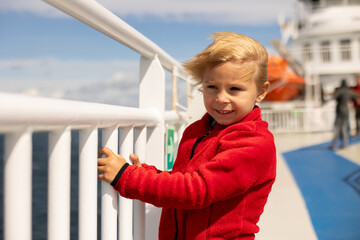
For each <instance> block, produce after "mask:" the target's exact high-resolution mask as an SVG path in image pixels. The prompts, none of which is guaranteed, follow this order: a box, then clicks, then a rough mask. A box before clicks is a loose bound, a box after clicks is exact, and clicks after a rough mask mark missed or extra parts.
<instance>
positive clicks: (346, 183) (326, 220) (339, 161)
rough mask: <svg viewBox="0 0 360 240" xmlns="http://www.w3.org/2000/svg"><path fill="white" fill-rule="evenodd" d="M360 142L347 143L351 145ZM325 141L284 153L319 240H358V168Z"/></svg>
mask: <svg viewBox="0 0 360 240" xmlns="http://www.w3.org/2000/svg"><path fill="white" fill-rule="evenodd" d="M358 142H360V139H356V140H352V141H350V144H355V143H358ZM330 145H331V143H330V142H326V143H322V144H318V145H314V146H310V147H306V148H301V149H297V150H295V151H290V152H286V153H284V154H283V156H284V158H285V160H286V163H287V164H288V166H289V168H290V170H291V172H292V174H293V176H294V178H295V180H296V182H297V184H298V186H299V189H300V191H301V193H302V195H303V197H304V199H305V203H306V206H307V208H308V211H309V214H310V217H311V221H312V224H313V226H314V229H315V232H316V234H317V237H318V239H319V240H360V166H359V165H358V164H355V163H354V162H351V161H349V160H348V159H346V158H343V157H341V156H339V155H337V154H336V152H334V151H332V150H330V149H329V147H330ZM299 228H301V226H299Z"/></svg>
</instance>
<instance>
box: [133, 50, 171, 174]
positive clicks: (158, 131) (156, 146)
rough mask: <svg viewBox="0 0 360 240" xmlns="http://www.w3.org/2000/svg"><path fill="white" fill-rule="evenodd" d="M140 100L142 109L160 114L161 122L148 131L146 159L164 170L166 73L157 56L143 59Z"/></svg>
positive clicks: (141, 64)
mask: <svg viewBox="0 0 360 240" xmlns="http://www.w3.org/2000/svg"><path fill="white" fill-rule="evenodd" d="M139 98H140V99H139V105H140V108H149V109H154V110H156V111H157V112H158V113H159V117H160V119H161V122H159V124H158V125H157V126H156V127H154V128H150V131H148V136H147V138H148V139H147V151H146V158H147V159H148V161H150V163H151V164H153V165H156V166H157V167H158V168H160V169H164V134H165V123H164V114H165V72H164V69H163V68H162V66H161V64H160V62H159V59H158V58H157V56H155V57H154V59H148V58H145V57H141V61H140V84H139Z"/></svg>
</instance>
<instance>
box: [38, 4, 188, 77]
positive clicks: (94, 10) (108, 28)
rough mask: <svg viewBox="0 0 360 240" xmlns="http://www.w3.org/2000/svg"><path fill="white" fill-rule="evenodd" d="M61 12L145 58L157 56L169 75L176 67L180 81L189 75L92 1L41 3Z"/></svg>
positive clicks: (157, 48) (177, 63) (122, 22)
mask: <svg viewBox="0 0 360 240" xmlns="http://www.w3.org/2000/svg"><path fill="white" fill-rule="evenodd" d="M44 1H45V2H48V3H49V4H51V5H53V6H54V7H56V8H58V9H60V10H61V11H63V12H65V13H67V14H69V15H70V16H73V17H74V18H76V19H78V20H80V21H81V22H83V23H85V24H86V25H88V26H90V27H92V28H94V29H96V30H98V31H99V32H101V33H103V34H105V35H106V36H108V37H110V38H112V39H114V40H116V41H118V42H120V43H121V44H124V45H125V46H127V47H129V48H131V49H133V50H134V51H136V52H138V53H140V54H141V55H142V56H145V57H147V58H150V59H152V58H154V56H155V55H157V56H158V58H159V60H160V62H161V64H162V65H163V66H164V68H166V69H167V70H169V71H172V69H173V68H174V67H177V68H178V69H179V70H178V71H179V74H180V75H181V76H182V78H184V79H186V78H188V76H189V75H188V74H187V73H186V72H185V71H183V70H182V67H181V65H180V64H179V62H177V61H176V60H174V59H173V58H172V57H171V56H170V55H168V54H167V53H166V52H165V51H164V50H163V49H161V48H160V47H159V46H158V45H156V44H155V43H154V42H152V41H150V40H149V39H148V38H146V37H145V36H144V35H143V34H141V33H140V32H138V31H137V30H135V29H134V28H133V27H131V26H130V25H129V24H127V23H126V22H124V21H123V20H121V19H120V18H119V17H117V16H116V15H115V14H113V13H112V12H110V11H109V10H108V9H106V8H105V7H103V6H102V5H101V4H99V3H98V2H96V1H94V0H61V1H59V0H44Z"/></svg>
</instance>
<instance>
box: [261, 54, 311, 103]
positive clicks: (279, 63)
mask: <svg viewBox="0 0 360 240" xmlns="http://www.w3.org/2000/svg"><path fill="white" fill-rule="evenodd" d="M288 66H289V64H288V62H287V61H286V60H285V59H284V58H282V57H280V56H271V57H269V62H268V81H269V82H270V89H269V92H268V94H267V95H266V97H265V100H267V101H288V100H291V99H294V98H295V97H297V96H298V95H299V94H300V92H301V90H302V89H303V87H304V85H305V80H304V78H303V77H301V76H299V75H297V74H296V73H295V72H294V71H292V70H290V69H289V67H288Z"/></svg>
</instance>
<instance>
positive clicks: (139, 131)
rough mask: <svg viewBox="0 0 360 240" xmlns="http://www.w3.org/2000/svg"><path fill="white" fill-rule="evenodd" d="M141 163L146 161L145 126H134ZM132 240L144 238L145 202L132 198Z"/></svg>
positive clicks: (137, 152) (136, 151)
mask: <svg viewBox="0 0 360 240" xmlns="http://www.w3.org/2000/svg"><path fill="white" fill-rule="evenodd" d="M134 152H135V154H136V155H138V157H139V159H140V161H141V163H145V161H146V155H145V152H146V127H137V128H135V148H134ZM133 226H134V227H133V228H134V230H133V231H134V240H145V203H144V202H141V201H138V200H134V225H133Z"/></svg>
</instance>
